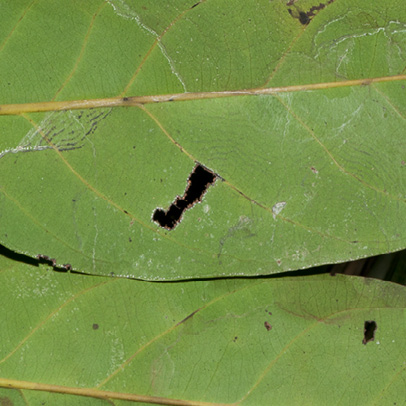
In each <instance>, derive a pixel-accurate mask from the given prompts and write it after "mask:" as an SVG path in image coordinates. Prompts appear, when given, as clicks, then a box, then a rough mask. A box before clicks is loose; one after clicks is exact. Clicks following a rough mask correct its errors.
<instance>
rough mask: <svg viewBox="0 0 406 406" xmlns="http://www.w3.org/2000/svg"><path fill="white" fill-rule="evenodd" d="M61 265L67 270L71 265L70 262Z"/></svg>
mask: <svg viewBox="0 0 406 406" xmlns="http://www.w3.org/2000/svg"><path fill="white" fill-rule="evenodd" d="M63 267H64V268H65V269H66V270H67V271H71V270H72V265H71V264H63Z"/></svg>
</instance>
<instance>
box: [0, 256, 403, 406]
mask: <svg viewBox="0 0 406 406" xmlns="http://www.w3.org/2000/svg"><path fill="white" fill-rule="evenodd" d="M0 269H1V272H0V305H1V308H2V312H1V317H0V324H1V326H7V329H6V328H1V329H0V341H1V348H0V386H4V385H9V384H10V385H11V386H12V387H13V388H16V389H15V391H14V390H11V389H2V390H1V391H0V399H1V401H2V402H3V404H10V403H4V402H6V401H7V400H8V401H9V402H10V401H13V402H15V403H14V404H15V405H20V404H24V405H38V404H41V402H43V401H47V402H50V403H57V404H86V405H87V404H88V405H93V404H103V405H104V404H109V405H110V404H117V405H118V404H121V403H120V401H118V400H117V399H114V396H113V395H112V398H111V399H110V400H106V401H101V400H97V399H95V400H94V403H92V402H93V401H92V399H88V400H86V398H84V400H82V403H80V401H79V398H76V399H75V398H71V397H65V396H64V397H62V398H59V399H58V396H61V395H57V394H52V393H49V388H52V389H54V390H55V388H56V386H57V385H59V386H63V387H65V388H58V390H59V392H61V393H67V391H68V389H69V390H71V391H72V390H73V391H76V392H77V393H79V394H82V395H90V396H91V397H92V396H93V397H94V396H95V393H93V392H91V389H97V391H99V392H97V395H98V396H101V395H102V394H103V393H105V391H112V392H115V396H116V398H117V397H118V396H119V395H121V396H122V397H127V398H128V399H131V396H132V395H139V396H141V395H142V396H149V397H163V398H165V399H169V400H172V399H179V400H180V401H181V403H178V404H179V405H195V406H197V405H202V404H203V403H199V402H208V404H213V405H218V404H223V403H226V404H238V405H241V406H243V405H260V404H261V405H267V404H278V405H282V404H312V405H323V404H326V403H329V404H353V403H356V404H359V405H361V404H365V405H392V404H393V403H394V402H395V403H396V402H397V404H401V403H402V402H403V400H402V399H404V380H405V358H404V354H405V348H404V347H405V339H404V337H405V334H406V327H405V326H406V324H405V323H404V319H405V306H406V302H405V300H406V299H405V297H406V296H405V292H404V290H405V288H404V287H402V286H400V285H395V284H392V283H389V282H382V281H375V280H371V279H362V278H357V277H344V276H342V275H341V276H336V277H332V276H330V275H319V276H312V277H305V278H303V277H298V278H280V279H275V278H268V279H266V278H263V279H259V280H252V279H237V278H234V279H227V280H217V281H216V280H213V281H194V282H191V281H190V282H178V283H152V282H144V281H134V280H128V279H125V278H108V277H92V276H85V275H75V274H70V273H56V272H52V271H49V270H46V269H45V268H44V267H42V268H39V269H38V268H35V267H33V266H28V265H21V264H18V263H17V262H11V261H6V260H5V259H4V258H2V262H1V265H0ZM366 321H369V322H371V323H372V322H374V323H375V324H376V327H377V328H376V330H375V331H373V332H372V333H373V334H372V335H373V336H374V337H373V340H372V339H370V340H367V341H368V342H366V344H363V340H364V326H365V322H366ZM370 338H371V337H370ZM5 378H6V380H5ZM25 381H28V382H31V383H34V384H38V386H37V387H36V389H42V390H43V389H46V390H45V392H41V391H29V390H25V389H24V388H25V387H26V385H27V382H25ZM44 385H51V387H45V386H44ZM18 388H19V389H20V390H17V389H18ZM21 388H22V389H21ZM80 390H82V391H84V392H80ZM165 399H164V400H163V401H162V403H161V404H173V403H170V402H169V401H168V400H166V401H165ZM149 400H150V401H152V402H153V403H154V402H155V401H156V398H149ZM188 400H189V401H192V403H187V402H186V401H188ZM61 402H62V403H61ZM63 402H65V403H63ZM182 402H183V403H182ZM193 402H195V403H193ZM123 404H124V403H123ZM206 406H207V404H206Z"/></svg>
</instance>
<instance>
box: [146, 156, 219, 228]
mask: <svg viewBox="0 0 406 406" xmlns="http://www.w3.org/2000/svg"><path fill="white" fill-rule="evenodd" d="M216 177H217V175H216V174H214V173H213V172H212V171H210V170H209V169H207V168H205V167H204V166H202V165H200V164H197V165H196V166H195V168H194V169H193V171H192V173H191V174H190V176H189V179H188V186H187V187H186V190H185V193H184V195H183V197H180V196H178V197H177V198H176V199H175V201H174V202H173V203H172V204H171V205H170V206H169V208H168V210H164V209H161V208H157V209H156V210H155V211H154V214H153V215H152V220H153V221H155V222H157V223H158V224H159V225H160V226H161V227H163V228H166V229H167V230H172V229H174V228H175V227H176V225H177V224H178V223H179V222H180V220H181V219H182V216H183V213H184V212H185V211H186V210H187V209H189V208H191V207H193V206H194V205H195V204H196V203H197V202H200V201H201V200H202V198H203V195H204V193H205V192H206V190H207V188H208V187H209V186H210V185H212V184H213V183H214V182H215V180H216Z"/></svg>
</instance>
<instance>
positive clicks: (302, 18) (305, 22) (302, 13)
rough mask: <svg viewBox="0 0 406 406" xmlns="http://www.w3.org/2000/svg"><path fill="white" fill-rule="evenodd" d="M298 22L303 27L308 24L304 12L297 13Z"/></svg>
mask: <svg viewBox="0 0 406 406" xmlns="http://www.w3.org/2000/svg"><path fill="white" fill-rule="evenodd" d="M299 21H300V23H301V24H303V25H307V24H309V23H310V18H309V17H308V16H307V14H306V13H305V12H304V11H300V12H299Z"/></svg>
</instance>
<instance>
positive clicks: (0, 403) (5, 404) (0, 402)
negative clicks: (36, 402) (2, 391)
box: [0, 397, 14, 406]
mask: <svg viewBox="0 0 406 406" xmlns="http://www.w3.org/2000/svg"><path fill="white" fill-rule="evenodd" d="M13 405H14V403H13V401H12V400H11V399H10V398H7V397H2V398H0V406H13Z"/></svg>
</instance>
